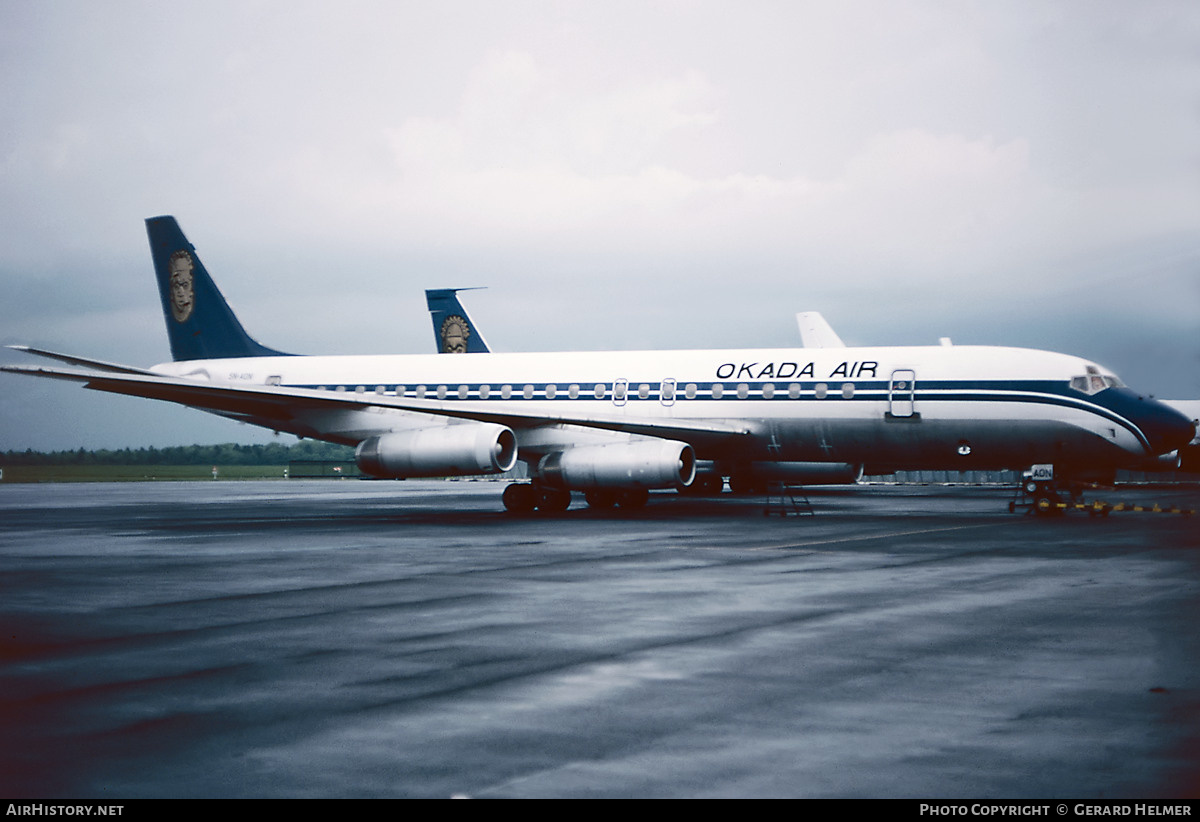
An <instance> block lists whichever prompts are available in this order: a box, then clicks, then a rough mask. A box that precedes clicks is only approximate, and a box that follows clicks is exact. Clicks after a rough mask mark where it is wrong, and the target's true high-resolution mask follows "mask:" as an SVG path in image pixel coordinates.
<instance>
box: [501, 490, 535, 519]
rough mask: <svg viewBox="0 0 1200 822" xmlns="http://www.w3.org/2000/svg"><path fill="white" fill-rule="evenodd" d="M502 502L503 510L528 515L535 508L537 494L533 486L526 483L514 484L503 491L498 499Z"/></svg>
mask: <svg viewBox="0 0 1200 822" xmlns="http://www.w3.org/2000/svg"><path fill="white" fill-rule="evenodd" d="M500 499H501V500H502V501H503V502H504V510H506V511H512V512H513V513H514V514H528V513H530V512H532V511H533V509H534V508H536V507H537V502H538V499H537V494H536V493H535V492H534V490H533V486H532V485H530V484H529V483H527V482H514V483H513V484H512V485H510V486H508V487H507V488H505V489H504V494H503V496H501V498H500Z"/></svg>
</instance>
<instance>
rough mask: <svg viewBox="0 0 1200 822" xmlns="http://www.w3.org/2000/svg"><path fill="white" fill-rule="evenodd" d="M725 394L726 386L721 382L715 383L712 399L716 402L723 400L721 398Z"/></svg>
mask: <svg viewBox="0 0 1200 822" xmlns="http://www.w3.org/2000/svg"><path fill="white" fill-rule="evenodd" d="M724 393H725V384H724V383H720V382H714V383H713V387H712V398H713V399H714V400H719V399H721V396H722V395H723V394H724Z"/></svg>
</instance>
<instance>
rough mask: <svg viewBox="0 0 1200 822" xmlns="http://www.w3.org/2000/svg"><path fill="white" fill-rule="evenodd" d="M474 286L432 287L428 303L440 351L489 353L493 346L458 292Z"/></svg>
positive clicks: (429, 290) (428, 293)
mask: <svg viewBox="0 0 1200 822" xmlns="http://www.w3.org/2000/svg"><path fill="white" fill-rule="evenodd" d="M473 290H474V289H472V288H430V289H426V291H425V304H426V305H428V306H429V316H430V317H431V318H432V319H433V339H434V341H435V343H436V345H437V350H438V353H439V354H487V353H488V352H489V351H490V350H491V349H489V348H488V345H487V343H486V342H485V341H484V339H483V334H482V333H481V332H480V330H479V329H478V328H477V327H475V325H474V323H473V321H472V320H471V317H470V315H468V314H467V310H466V309H465V308H463V307H462V303H460V302H459V301H458V297H457V296H455V295H457V294H458V292H459V291H473Z"/></svg>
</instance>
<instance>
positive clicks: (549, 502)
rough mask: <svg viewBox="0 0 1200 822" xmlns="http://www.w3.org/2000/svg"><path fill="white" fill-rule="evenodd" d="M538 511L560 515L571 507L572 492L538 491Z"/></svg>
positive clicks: (558, 490)
mask: <svg viewBox="0 0 1200 822" xmlns="http://www.w3.org/2000/svg"><path fill="white" fill-rule="evenodd" d="M537 507H538V509H539V510H541V511H546V512H553V513H559V512H562V511H565V510H567V509H568V508H570V507H571V492H570V491H567V490H565V489H562V488H542V489H539V491H538V505H537Z"/></svg>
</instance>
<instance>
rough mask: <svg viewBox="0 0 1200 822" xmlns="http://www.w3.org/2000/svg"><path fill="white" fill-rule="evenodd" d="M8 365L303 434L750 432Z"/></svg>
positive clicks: (690, 438)
mask: <svg viewBox="0 0 1200 822" xmlns="http://www.w3.org/2000/svg"><path fill="white" fill-rule="evenodd" d="M0 371H7V372H10V373H13V374H27V375H30V376H35V377H48V378H50V379H57V380H66V381H69V382H77V383H82V384H83V386H84V387H85V388H90V389H93V390H95V391H105V392H108V393H111V394H125V395H128V396H133V397H146V398H149V399H155V400H163V401H165V402H173V403H177V404H179V405H186V406H188V407H190V408H198V409H201V410H203V411H210V412H213V413H216V414H221V415H224V416H229V417H234V418H240V419H244V420H246V421H247V422H254V423H255V424H257V425H264V426H267V427H272V428H276V429H278V430H282V431H290V432H291V433H295V434H299V435H301V436H315V432H310V431H308V430H306V425H305V424H304V421H303V418H304V415H305V413H306V412H314V411H317V412H319V411H363V410H366V409H369V408H394V409H397V410H401V411H413V412H417V413H423V414H430V415H433V416H439V417H452V418H456V419H465V420H476V421H479V422H494V423H497V424H500V425H507V426H509V427H511V428H537V427H540V426H546V425H580V426H585V427H588V428H597V429H601V430H607V431H620V432H624V433H629V434H642V435H645V436H652V437H663V438H668V439H680V440H683V441H686V442H689V443H692V444H695V445H702V446H703V445H718V444H723V443H728V442H729V441H730V440H731V439H737V438H740V437H742V436H747V435H749V434H750V431H749V430H748V429H747V428H745V427H743V426H738V425H733V424H723V423H720V422H709V421H705V422H699V421H691V420H677V419H662V420H655V419H650V418H642V419H637V418H632V419H631V418H627V417H622V416H620V415H618V414H609V415H606V414H586V415H585V414H545V413H538V412H534V411H525V410H522V409H513V408H511V406H510V404H509V403H505V405H506V406H508V407H506V408H505V410H504V411H498V410H496V407H495V406H494V405H490V404H489V403H487V402H486V401H476V402H472V401H470V400H454V401H446V400H438V399H424V398H420V399H418V398H413V397H395V396H387V395H384V394H358V393H343V392H331V391H318V390H315V389H309V388H294V387H290V386H273V385H246V386H242V385H228V384H223V383H208V382H199V381H196V380H188V379H181V378H178V377H166V376H163V375H161V374H155V373H152V372H145V373H122V372H118V371H97V370H83V369H79V370H76V369H67V368H47V367H44V366H23V365H6V366H0ZM349 444H355V443H349Z"/></svg>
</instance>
